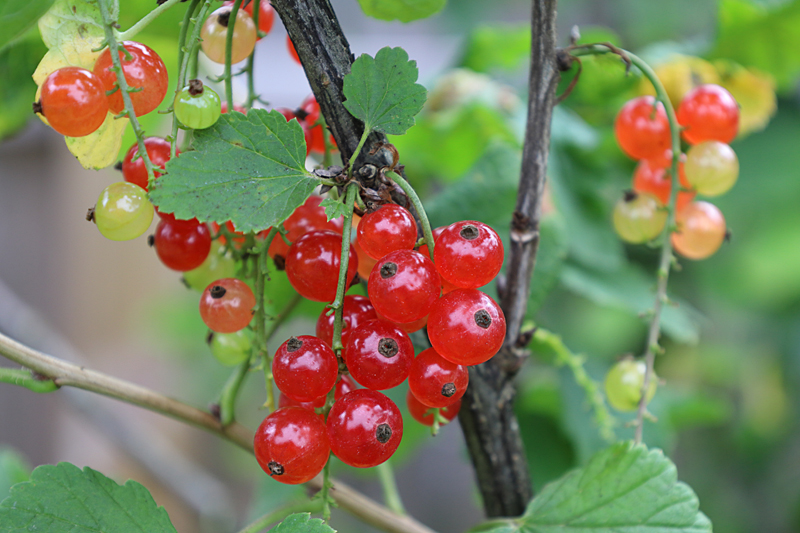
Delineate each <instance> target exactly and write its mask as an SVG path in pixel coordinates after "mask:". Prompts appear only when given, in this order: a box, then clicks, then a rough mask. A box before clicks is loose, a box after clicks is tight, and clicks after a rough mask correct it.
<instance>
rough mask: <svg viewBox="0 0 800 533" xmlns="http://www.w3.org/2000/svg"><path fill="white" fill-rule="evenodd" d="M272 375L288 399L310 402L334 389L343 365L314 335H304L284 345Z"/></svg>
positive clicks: (279, 351)
mask: <svg viewBox="0 0 800 533" xmlns="http://www.w3.org/2000/svg"><path fill="white" fill-rule="evenodd" d="M272 375H273V377H274V378H275V385H277V387H278V388H279V389H280V391H281V392H282V393H284V394H285V395H286V396H288V397H289V398H292V399H293V400H297V401H298V402H310V401H313V400H314V399H315V398H319V397H320V396H325V395H326V394H328V391H330V390H331V389H332V388H333V385H334V384H335V383H336V377H337V376H338V375H339V363H338V361H337V360H336V354H334V353H333V350H332V349H331V347H330V346H328V345H327V344H326V343H324V342H322V341H321V340H320V339H318V338H316V337H312V336H311V335H300V336H299V337H292V338H291V339H289V340H288V341H286V342H284V343H283V344H281V345H280V347H279V348H278V350H277V351H276V352H275V358H274V359H273V360H272Z"/></svg>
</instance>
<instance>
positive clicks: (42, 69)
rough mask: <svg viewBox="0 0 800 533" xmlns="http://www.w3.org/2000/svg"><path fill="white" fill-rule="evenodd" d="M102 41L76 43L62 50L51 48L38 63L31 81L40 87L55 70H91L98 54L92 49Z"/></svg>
mask: <svg viewBox="0 0 800 533" xmlns="http://www.w3.org/2000/svg"><path fill="white" fill-rule="evenodd" d="M101 42H102V40H97V41H96V42H95V43H94V44H91V42H89V41H76V42H75V43H73V44H72V45H66V46H64V47H63V48H51V49H50V50H48V51H47V53H46V54H45V55H44V57H43V58H42V60H41V61H40V62H39V66H37V67H36V70H35V71H34V73H33V81H34V82H36V85H39V86H41V85H42V84H43V83H44V80H46V79H47V76H49V75H50V74H52V73H53V72H55V71H56V70H58V69H60V68H64V67H81V68H85V69H86V70H92V68H94V63H95V61H97V57H98V56H99V55H100V52H92V49H93V48H97V47H98V46H100V43H101Z"/></svg>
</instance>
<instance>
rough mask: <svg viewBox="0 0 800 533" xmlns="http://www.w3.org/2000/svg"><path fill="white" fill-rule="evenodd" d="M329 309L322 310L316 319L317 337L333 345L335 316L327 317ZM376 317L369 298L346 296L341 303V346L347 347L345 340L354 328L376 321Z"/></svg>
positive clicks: (353, 295)
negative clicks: (369, 321)
mask: <svg viewBox="0 0 800 533" xmlns="http://www.w3.org/2000/svg"><path fill="white" fill-rule="evenodd" d="M328 311H329V309H327V308H326V309H323V310H322V312H321V313H320V314H319V318H318V319H317V329H316V333H317V337H319V338H320V339H322V340H323V341H324V342H326V343H327V344H328V346H332V345H333V322H334V319H335V314H334V313H331V314H330V315H328ZM377 318H378V315H377V314H376V313H375V308H374V307H372V304H371V303H370V301H369V298H367V297H365V296H360V295H357V294H348V295H347V296H345V297H344V301H343V303H342V346H347V340H348V338H349V336H350V332H352V331H353V330H354V329H355V328H357V327H358V326H360V325H361V324H363V323H364V322H367V321H368V320H376V319H377Z"/></svg>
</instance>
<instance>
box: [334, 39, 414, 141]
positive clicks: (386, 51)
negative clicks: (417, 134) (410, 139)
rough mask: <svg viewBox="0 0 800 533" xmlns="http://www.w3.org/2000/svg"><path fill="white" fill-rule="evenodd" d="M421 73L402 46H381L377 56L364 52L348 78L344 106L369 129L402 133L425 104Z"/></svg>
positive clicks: (345, 83)
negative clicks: (419, 78)
mask: <svg viewBox="0 0 800 533" xmlns="http://www.w3.org/2000/svg"><path fill="white" fill-rule="evenodd" d="M418 75H419V72H418V71H417V62H416V61H409V59H408V54H407V53H406V51H405V50H403V49H402V48H389V47H386V48H381V49H380V50H379V51H378V54H377V55H376V56H375V58H372V57H370V56H368V55H367V54H362V55H361V56H360V57H359V58H358V59H356V60H355V62H354V63H353V66H352V68H351V70H350V74H348V75H347V76H345V77H344V96H345V98H347V100H346V101H345V102H344V106H345V107H346V108H347V110H348V111H350V113H351V114H352V115H353V116H354V117H356V118H358V119H360V120H362V121H363V122H364V129H365V130H369V131H372V130H377V131H382V132H385V133H389V134H392V135H402V134H403V133H405V132H406V130H407V129H408V128H410V127H411V126H413V125H414V116H415V115H416V114H417V113H419V112H420V110H421V109H422V106H423V105H424V104H425V97H426V91H425V87H423V86H422V85H420V84H418V83H416V81H417V77H418Z"/></svg>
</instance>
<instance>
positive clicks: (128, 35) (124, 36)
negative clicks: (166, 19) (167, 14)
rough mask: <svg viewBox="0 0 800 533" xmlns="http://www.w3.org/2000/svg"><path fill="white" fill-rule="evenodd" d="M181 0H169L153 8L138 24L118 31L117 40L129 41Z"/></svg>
mask: <svg viewBox="0 0 800 533" xmlns="http://www.w3.org/2000/svg"><path fill="white" fill-rule="evenodd" d="M181 1H182V0H167V1H166V2H164V3H163V4H161V5H160V6H157V7H156V8H155V9H154V10H152V11H151V12H150V13H148V14H147V15H145V16H144V17H142V18H141V19H140V20H139V21H138V22H137V23H136V24H134V25H133V26H131V27H130V28H128V29H127V30H125V31H123V32H117V40H119V41H129V40H131V39H133V38H134V37H135V36H136V34H137V33H139V32H140V31H142V30H143V29H145V28H146V27H147V25H148V24H150V23H151V22H153V21H154V20H155V19H156V17H158V16H159V15H160V14H161V13H163V12H164V11H166V10H167V9H169V8H171V7H172V6H174V5H175V4H177V3H178V2H181Z"/></svg>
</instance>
